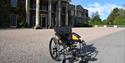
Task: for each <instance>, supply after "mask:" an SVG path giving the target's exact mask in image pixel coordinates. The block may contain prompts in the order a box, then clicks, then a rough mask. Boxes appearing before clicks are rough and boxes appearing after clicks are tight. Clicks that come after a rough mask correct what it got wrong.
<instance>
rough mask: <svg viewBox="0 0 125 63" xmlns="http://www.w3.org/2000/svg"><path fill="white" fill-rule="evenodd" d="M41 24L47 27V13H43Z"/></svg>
mask: <svg viewBox="0 0 125 63" xmlns="http://www.w3.org/2000/svg"><path fill="white" fill-rule="evenodd" d="M40 26H41V27H42V28H46V27H47V16H46V15H43V14H42V15H41V21H40Z"/></svg>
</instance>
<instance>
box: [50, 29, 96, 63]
mask: <svg viewBox="0 0 125 63" xmlns="http://www.w3.org/2000/svg"><path fill="white" fill-rule="evenodd" d="M54 31H55V37H52V38H51V40H50V43H49V52H50V56H51V58H52V59H53V60H55V61H62V63H74V62H77V61H78V62H79V63H89V61H90V60H94V59H95V60H97V59H96V58H95V57H96V56H97V54H98V51H97V49H96V48H95V47H94V46H93V45H87V44H86V42H85V41H84V40H82V39H81V36H80V35H78V34H77V33H74V32H72V28H71V27H55V28H54Z"/></svg>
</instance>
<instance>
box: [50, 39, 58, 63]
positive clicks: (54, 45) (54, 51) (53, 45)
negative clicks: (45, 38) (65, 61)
mask: <svg viewBox="0 0 125 63" xmlns="http://www.w3.org/2000/svg"><path fill="white" fill-rule="evenodd" d="M59 49H60V45H59V44H58V39H56V38H55V37H53V38H51V40H50V43H49V51H50V55H51V57H52V59H54V60H56V61H60V60H59V57H60V54H59Z"/></svg>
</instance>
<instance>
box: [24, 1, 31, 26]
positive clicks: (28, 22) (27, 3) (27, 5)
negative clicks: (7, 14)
mask: <svg viewBox="0 0 125 63" xmlns="http://www.w3.org/2000/svg"><path fill="white" fill-rule="evenodd" d="M25 5H26V22H27V24H28V26H29V25H30V0H26V4H25Z"/></svg>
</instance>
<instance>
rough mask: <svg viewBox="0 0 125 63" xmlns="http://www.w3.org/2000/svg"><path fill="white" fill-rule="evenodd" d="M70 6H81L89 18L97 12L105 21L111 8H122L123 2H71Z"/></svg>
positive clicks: (92, 0) (123, 0) (109, 0)
mask: <svg viewBox="0 0 125 63" xmlns="http://www.w3.org/2000/svg"><path fill="white" fill-rule="evenodd" d="M71 1H72V2H71V4H75V5H82V6H83V8H85V9H88V10H89V16H91V15H92V13H93V12H96V11H98V12H99V14H100V17H101V19H106V18H107V17H108V15H109V14H110V12H111V11H112V9H113V8H115V7H118V8H123V4H125V0H71Z"/></svg>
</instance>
